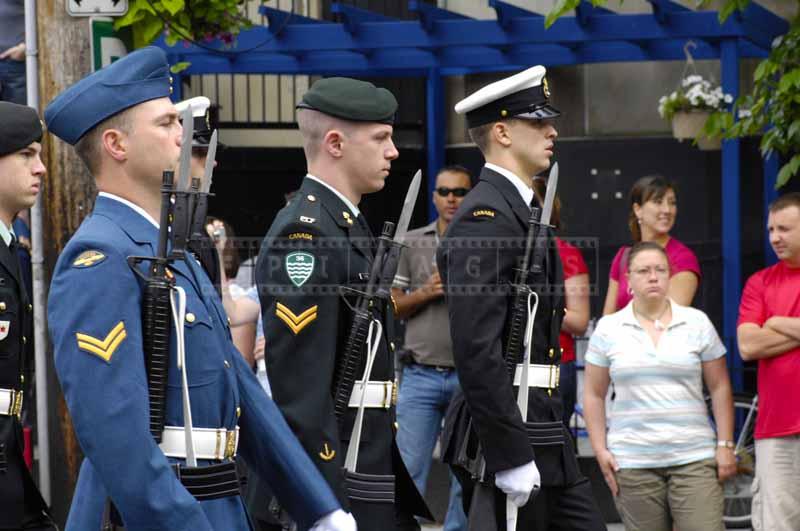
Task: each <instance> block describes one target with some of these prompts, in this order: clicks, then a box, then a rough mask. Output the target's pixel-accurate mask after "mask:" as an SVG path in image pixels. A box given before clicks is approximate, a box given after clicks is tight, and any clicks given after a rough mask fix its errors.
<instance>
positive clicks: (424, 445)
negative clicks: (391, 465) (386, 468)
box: [397, 364, 467, 531]
mask: <svg viewBox="0 0 800 531" xmlns="http://www.w3.org/2000/svg"><path fill="white" fill-rule="evenodd" d="M458 389H459V385H458V377H457V376H456V371H455V370H450V371H447V370H437V369H435V368H433V367H426V366H424V365H417V364H410V365H406V366H405V367H404V368H403V380H402V383H401V384H400V392H399V394H398V397H397V423H398V424H399V428H398V430H397V446H398V448H399V449H400V455H402V456H403V462H404V463H405V465H406V468H407V469H408V472H409V473H410V474H411V478H412V479H413V480H414V484H416V486H417V488H418V489H419V491H420V492H421V493H423V494H424V493H425V486H426V483H427V481H428V472H430V469H431V460H432V454H433V448H434V446H435V445H436V439H438V437H439V432H441V429H442V418H443V417H444V414H445V413H446V412H447V407H448V406H449V405H450V400H451V399H452V398H453V395H454V394H455V393H456V391H458ZM466 529H467V517H466V516H464V510H463V508H462V505H461V486H460V485H459V483H458V481H456V479H455V478H454V477H453V475H452V474H451V475H450V501H449V503H448V508H447V516H446V518H445V523H444V531H466Z"/></svg>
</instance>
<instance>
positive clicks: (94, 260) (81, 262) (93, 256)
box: [72, 249, 106, 269]
mask: <svg viewBox="0 0 800 531" xmlns="http://www.w3.org/2000/svg"><path fill="white" fill-rule="evenodd" d="M105 259H106V255H105V254H103V253H101V252H100V251H97V250H95V249H90V250H88V251H83V252H82V253H81V254H79V255H78V258H76V259H75V261H74V262H72V267H77V268H78V269H85V268H87V267H92V266H95V265H97V264H99V263H101V262H103V261H104V260H105Z"/></svg>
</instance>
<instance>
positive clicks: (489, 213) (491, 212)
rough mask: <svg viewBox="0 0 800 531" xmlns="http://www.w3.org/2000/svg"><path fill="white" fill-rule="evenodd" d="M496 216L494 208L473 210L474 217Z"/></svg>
mask: <svg viewBox="0 0 800 531" xmlns="http://www.w3.org/2000/svg"><path fill="white" fill-rule="evenodd" d="M494 216H495V212H494V210H488V209H485V208H482V209H478V210H473V211H472V217H473V218H493V217H494Z"/></svg>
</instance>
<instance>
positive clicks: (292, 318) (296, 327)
mask: <svg viewBox="0 0 800 531" xmlns="http://www.w3.org/2000/svg"><path fill="white" fill-rule="evenodd" d="M317 308H318V306H317V305H316V304H315V305H314V306H312V307H311V308H309V309H307V310H305V311H304V312H303V313H301V314H300V315H295V313H294V312H293V311H292V310H290V309H289V308H287V307H286V306H284V305H283V304H281V303H280V302H279V303H278V304H277V306H276V307H275V315H277V316H278V319H280V320H281V321H283V322H284V323H286V326H288V327H289V329H290V330H291V331H292V332H294V335H297V334H299V333H300V331H301V330H302V329H303V328H305V327H306V326H308V325H309V324H310V323H311V322H312V321H313V320H314V319H316V318H317Z"/></svg>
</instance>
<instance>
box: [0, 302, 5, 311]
mask: <svg viewBox="0 0 800 531" xmlns="http://www.w3.org/2000/svg"><path fill="white" fill-rule="evenodd" d="M4 311H6V303H4V302H0V312H4Z"/></svg>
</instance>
